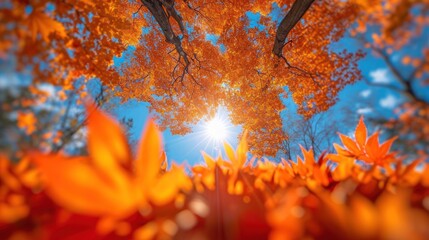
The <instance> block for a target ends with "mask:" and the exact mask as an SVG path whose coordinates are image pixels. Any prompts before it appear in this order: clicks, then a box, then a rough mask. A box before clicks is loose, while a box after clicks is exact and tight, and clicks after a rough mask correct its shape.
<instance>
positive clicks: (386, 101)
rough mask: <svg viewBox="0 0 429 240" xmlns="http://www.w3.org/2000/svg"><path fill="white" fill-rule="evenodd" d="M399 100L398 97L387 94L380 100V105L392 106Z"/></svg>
mask: <svg viewBox="0 0 429 240" xmlns="http://www.w3.org/2000/svg"><path fill="white" fill-rule="evenodd" d="M398 102H399V99H398V98H396V97H394V96H393V95H390V94H389V95H387V97H385V98H383V99H381V100H380V105H381V106H382V107H384V108H394V107H395V106H396V105H397V104H398Z"/></svg>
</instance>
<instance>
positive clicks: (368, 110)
mask: <svg viewBox="0 0 429 240" xmlns="http://www.w3.org/2000/svg"><path fill="white" fill-rule="evenodd" d="M371 112H372V108H369V107H365V108H359V109H358V110H357V111H356V113H357V114H359V115H365V114H368V113H371Z"/></svg>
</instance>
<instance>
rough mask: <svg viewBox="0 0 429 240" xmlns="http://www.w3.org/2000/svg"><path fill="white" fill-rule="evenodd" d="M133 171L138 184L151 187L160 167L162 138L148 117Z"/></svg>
mask: <svg viewBox="0 0 429 240" xmlns="http://www.w3.org/2000/svg"><path fill="white" fill-rule="evenodd" d="M139 146H140V147H139V149H138V151H137V158H136V161H135V171H136V177H137V182H138V184H141V186H142V187H146V188H149V187H152V186H153V184H154V181H155V180H156V177H157V176H158V174H159V171H160V167H161V158H160V155H161V153H162V138H161V134H160V133H159V130H158V127H157V126H156V125H155V123H154V122H153V120H151V119H149V121H148V123H147V125H146V128H145V130H144V134H143V138H142V139H141V142H140V144H139Z"/></svg>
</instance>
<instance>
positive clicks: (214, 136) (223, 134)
mask: <svg viewBox="0 0 429 240" xmlns="http://www.w3.org/2000/svg"><path fill="white" fill-rule="evenodd" d="M205 133H206V134H207V136H208V137H209V138H210V139H211V140H213V141H215V142H223V141H225V140H226V138H227V137H228V131H227V124H226V121H225V120H222V119H220V118H219V117H215V118H212V119H211V120H210V121H208V122H207V123H206V125H205Z"/></svg>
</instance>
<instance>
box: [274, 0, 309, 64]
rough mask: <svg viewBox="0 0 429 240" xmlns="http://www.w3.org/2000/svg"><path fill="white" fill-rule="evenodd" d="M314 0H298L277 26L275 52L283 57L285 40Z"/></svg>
mask: <svg viewBox="0 0 429 240" xmlns="http://www.w3.org/2000/svg"><path fill="white" fill-rule="evenodd" d="M313 2H314V0H296V1H295V2H294V3H293V5H292V7H291V9H290V10H289V12H288V13H287V14H286V16H285V17H284V18H283V20H282V21H281V23H280V25H279V27H278V28H277V33H276V39H275V40H274V47H273V53H274V54H275V55H277V56H279V57H281V56H282V55H283V54H282V50H283V46H284V42H285V40H286V37H287V35H288V34H289V32H290V31H291V30H292V29H293V27H295V25H296V24H297V23H298V21H299V20H300V19H301V18H302V16H304V14H305V13H306V12H307V10H308V9H309V8H310V6H311V4H312V3H313Z"/></svg>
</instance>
